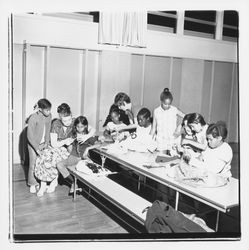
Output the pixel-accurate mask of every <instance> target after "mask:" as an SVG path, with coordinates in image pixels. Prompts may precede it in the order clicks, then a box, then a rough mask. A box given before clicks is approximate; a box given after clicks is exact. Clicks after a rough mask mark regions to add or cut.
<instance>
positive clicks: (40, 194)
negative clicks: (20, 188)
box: [36, 181, 47, 197]
mask: <svg viewBox="0 0 249 250" xmlns="http://www.w3.org/2000/svg"><path fill="white" fill-rule="evenodd" d="M46 190H47V183H46V182H44V181H41V186H40V189H39V191H38V192H37V194H36V195H37V196H38V197H41V196H43V195H44V193H45V192H46Z"/></svg>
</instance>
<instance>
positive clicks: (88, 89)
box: [83, 51, 99, 128]
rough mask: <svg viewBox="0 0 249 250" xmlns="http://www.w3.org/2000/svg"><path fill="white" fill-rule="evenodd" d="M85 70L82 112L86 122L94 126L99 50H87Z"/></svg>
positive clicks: (95, 122)
mask: <svg viewBox="0 0 249 250" xmlns="http://www.w3.org/2000/svg"><path fill="white" fill-rule="evenodd" d="M86 63H87V67H86V69H87V72H86V78H85V80H86V81H85V88H84V100H83V101H84V112H83V115H84V116H86V117H87V119H88V122H89V124H90V125H91V126H93V127H94V128H95V127H96V124H97V121H96V112H97V97H98V94H97V91H98V70H99V69H98V64H99V52H96V51H88V55H87V61H86Z"/></svg>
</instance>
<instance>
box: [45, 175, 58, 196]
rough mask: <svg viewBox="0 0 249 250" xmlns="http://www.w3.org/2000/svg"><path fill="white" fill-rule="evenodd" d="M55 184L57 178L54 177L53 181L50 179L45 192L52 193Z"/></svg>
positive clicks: (56, 183)
mask: <svg viewBox="0 0 249 250" xmlns="http://www.w3.org/2000/svg"><path fill="white" fill-rule="evenodd" d="M57 185H58V179H57V178H55V179H54V180H53V181H51V183H50V185H49V186H48V188H47V193H48V194H50V193H53V192H54V191H55V188H56V187H57Z"/></svg>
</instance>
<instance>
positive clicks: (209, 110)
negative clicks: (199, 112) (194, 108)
mask: <svg viewBox="0 0 249 250" xmlns="http://www.w3.org/2000/svg"><path fill="white" fill-rule="evenodd" d="M214 69H215V61H212V72H211V74H212V76H211V85H210V97H209V108H208V123H210V121H211V112H212V100H213V87H214Z"/></svg>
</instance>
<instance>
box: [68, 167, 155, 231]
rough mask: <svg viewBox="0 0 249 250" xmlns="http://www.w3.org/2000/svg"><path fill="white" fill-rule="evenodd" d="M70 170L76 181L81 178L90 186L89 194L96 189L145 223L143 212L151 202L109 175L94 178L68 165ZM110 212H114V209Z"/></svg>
mask: <svg viewBox="0 0 249 250" xmlns="http://www.w3.org/2000/svg"><path fill="white" fill-rule="evenodd" d="M68 170H69V172H70V173H71V174H72V175H73V176H74V178H75V182H76V181H77V180H79V181H81V182H82V183H84V184H85V185H86V186H87V187H88V188H89V191H88V195H89V196H91V190H93V191H95V192H96V193H98V194H100V195H101V196H102V197H104V198H105V199H106V200H108V201H109V202H110V203H112V204H114V205H115V206H117V207H118V208H119V209H121V210H122V211H124V212H125V213H126V214H128V215H129V216H131V217H132V218H133V219H135V220H136V221H137V222H139V223H140V224H142V225H144V222H145V219H146V212H144V213H142V212H143V210H144V209H145V208H147V207H149V206H151V202H149V201H147V200H145V199H144V198H142V197H141V196H139V195H137V194H135V193H133V192H131V191H130V190H128V189H127V188H125V187H123V186H121V185H119V184H118V183H116V182H115V181H113V180H111V179H109V178H108V177H107V176H103V177H94V178H93V177H91V176H90V175H87V174H84V173H82V172H80V171H77V170H76V169H75V166H70V167H68ZM75 199H76V191H74V200H75ZM98 202H99V201H98ZM101 205H103V206H104V207H105V208H106V209H107V210H108V208H107V207H106V206H105V204H103V203H101ZM110 212H112V213H113V211H110ZM115 216H117V217H118V218H119V219H121V220H122V221H123V222H126V221H125V220H124V219H123V218H120V217H119V215H118V214H115ZM129 226H131V225H129ZM134 229H135V228H134ZM136 231H137V230H136Z"/></svg>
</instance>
